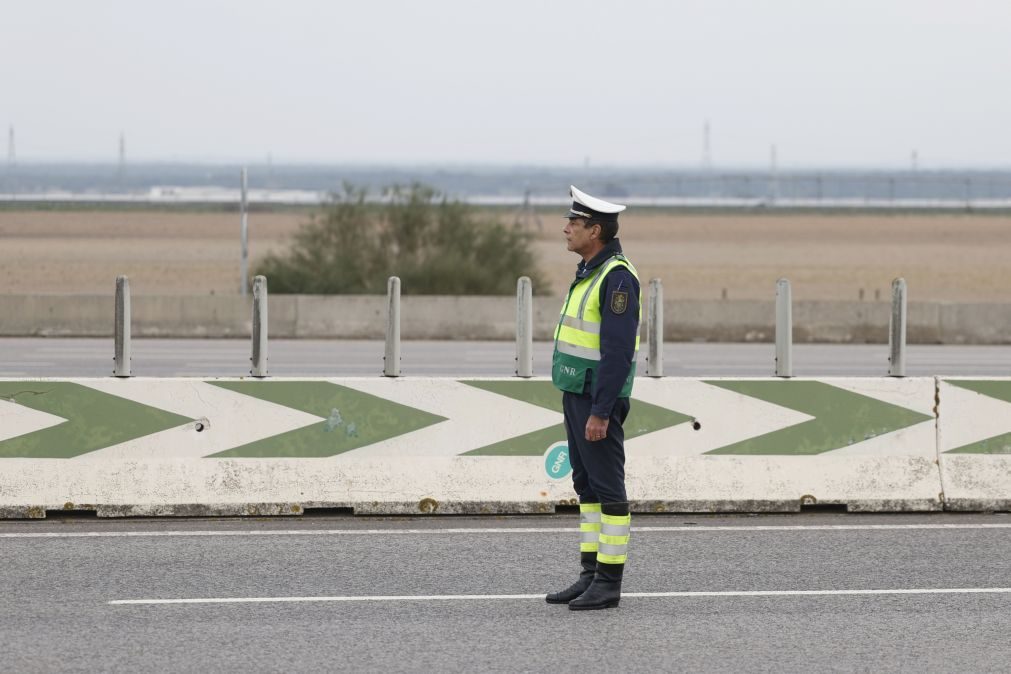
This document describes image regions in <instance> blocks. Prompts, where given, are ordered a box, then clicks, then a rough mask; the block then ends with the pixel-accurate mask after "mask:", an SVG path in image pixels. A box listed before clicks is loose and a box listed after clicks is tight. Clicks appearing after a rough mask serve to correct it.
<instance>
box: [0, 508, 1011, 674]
mask: <svg viewBox="0 0 1011 674" xmlns="http://www.w3.org/2000/svg"><path fill="white" fill-rule="evenodd" d="M575 519H576V516H575V515H574V514H564V515H556V516H543V517H525V518H521V517H515V518H501V517H489V518H450V517H440V518H430V519H427V518H416V519H406V518H405V519H372V518H353V517H340V516H338V517H306V518H302V519H269V520H264V519H253V520H163V519H162V520H133V521H119V522H109V521H97V520H73V519H71V520H46V521H40V522H2V523H0V583H2V586H3V588H4V590H3V594H2V596H0V608H2V610H0V643H3V655H2V660H3V663H4V665H3V666H4V669H6V670H8V671H19V672H35V671H40V672H41V671H281V670H284V671H307V670H331V671H391V672H398V671H447V672H472V671H549V670H550V671H580V672H591V671H594V672H596V671H636V672H638V671H699V672H710V671H713V672H717V671H726V672H730V671H735V672H736V671H776V672H780V671H800V670H805V671H807V670H814V671H876V672H877V671H918V672H951V671H971V672H986V671H993V672H996V671H1007V669H1008V666H1009V662H1011V645H1009V643H1011V642H1009V640H1008V638H1007V635H1008V634H1009V633H1011V563H1009V561H1008V554H1007V553H1008V550H1009V549H1011V515H1008V514H994V515H954V514H935V515H904V516H881V515H879V516H865V515H846V514H801V515H789V516H761V517H756V516H752V517H726V516H721V517H716V516H713V517H704V516H679V517H672V516H637V517H634V518H633V526H634V528H633V535H632V547H631V559H630V564H629V571H628V574H627V582H626V584H625V596H624V598H623V600H622V604H621V606H620V607H618V608H617V609H612V610H608V611H601V612H590V613H586V612H579V613H577V612H571V611H569V610H567V609H566V607H564V606H552V605H548V604H546V603H545V602H544V601H543V600H542V599H541V594H542V593H543V592H545V591H548V590H553V589H557V588H559V587H561V586H564V585H567V584H568V582H569V581H570V580H572V579H573V578H574V575H575V573H576V568H577V567H576V564H575V561H576V553H575V549H576V548H577V545H576V540H577V536H576V534H575V533H574V530H575V527H574V525H575ZM840 525H842V528H839V527H840ZM292 530H299V531H292ZM939 590H942V591H943V592H939ZM768 591H778V592H782V593H785V594H764V593H766V592H768ZM868 591H875V592H868ZM688 592H701V593H709V594H702V595H687V594H684V593H688ZM728 592H729V593H730V594H714V593H728ZM813 592H817V593H813ZM638 593H675V594H668V595H662V596H655V595H653V596H640V595H638ZM677 593H680V594H677ZM756 593H758V594H756ZM475 595H480V596H482V597H480V598H479V597H476V596H475ZM279 598H285V600H284V601H278V599H279ZM136 600H142V601H143V602H144V603H113V602H124V601H136ZM152 600H159V601H165V600H170V601H172V600H189V602H190V603H150V602H151V601H152ZM208 600H218V601H216V602H212V601H208ZM220 600H228V601H226V602H222V601H220ZM235 600H241V601H235Z"/></svg>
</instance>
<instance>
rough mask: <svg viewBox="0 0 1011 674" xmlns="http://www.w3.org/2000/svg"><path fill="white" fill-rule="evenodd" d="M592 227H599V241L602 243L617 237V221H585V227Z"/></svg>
mask: <svg viewBox="0 0 1011 674" xmlns="http://www.w3.org/2000/svg"><path fill="white" fill-rule="evenodd" d="M593 225H600V240H601V241H602V242H604V243H608V242H610V241H611V239H613V238H614V237H616V236H617V235H618V221H617V219H615V220H602V219H591V220H587V221H586V226H587V227H592V226H593Z"/></svg>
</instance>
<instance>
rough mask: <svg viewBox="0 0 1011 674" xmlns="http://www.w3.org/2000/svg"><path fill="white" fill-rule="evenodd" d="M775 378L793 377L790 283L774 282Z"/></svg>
mask: <svg viewBox="0 0 1011 674" xmlns="http://www.w3.org/2000/svg"><path fill="white" fill-rule="evenodd" d="M776 376H777V377H792V376H793V308H792V298H791V292H790V281H789V280H787V279H785V278H781V279H779V280H778V281H776Z"/></svg>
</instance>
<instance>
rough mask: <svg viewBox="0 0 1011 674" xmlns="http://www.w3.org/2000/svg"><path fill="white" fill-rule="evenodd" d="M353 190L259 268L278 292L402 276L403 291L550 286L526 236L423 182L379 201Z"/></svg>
mask: <svg viewBox="0 0 1011 674" xmlns="http://www.w3.org/2000/svg"><path fill="white" fill-rule="evenodd" d="M367 196H368V195H367V190H365V189H359V188H356V187H353V186H350V185H345V186H344V191H343V192H342V193H340V194H335V195H333V196H332V197H331V200H330V202H329V203H328V204H326V205H325V206H324V207H323V209H322V210H321V212H320V213H319V214H317V215H315V216H314V217H313V218H312V220H311V221H310V222H308V223H307V224H305V225H303V226H302V227H301V229H299V231H298V232H297V233H296V234H295V237H294V241H293V242H292V244H291V246H290V248H289V249H288V251H287V252H285V253H282V254H280V255H269V256H267V257H266V258H265V259H264V260H263V262H262V263H261V264H260V265H259V266H258V267H257V269H256V272H255V273H257V274H263V275H264V276H266V277H267V281H268V284H269V287H270V291H271V292H272V293H301V294H348V293H361V294H376V293H385V292H386V280H387V278H388V277H390V276H399V277H400V280H401V289H402V292H403V293H404V294H415V295H420V294H425V295H508V294H514V293H515V292H516V279H517V278H519V277H520V276H529V277H530V279H531V281H532V282H533V287H534V290H535V291H537V290H541V291H542V292H543V291H545V290H546V289H547V286H546V284H545V283H543V281H542V276H541V274H540V271H539V270H538V268H537V261H536V259H535V258H534V255H533V252H532V251H531V248H530V241H529V237H528V235H527V234H525V233H524V232H522V231H521V230H519V229H517V228H508V227H506V226H504V225H502V224H500V223H498V222H495V221H493V220H490V219H482V218H481V217H480V215H479V214H478V213H477V212H475V210H474V209H473V208H472V207H470V206H469V205H467V204H465V203H463V202H460V201H451V200H449V199H447V198H446V197H445V196H444V195H442V194H440V193H438V192H436V191H435V190H434V189H432V188H430V187H426V186H424V185H419V184H415V185H411V186H409V187H400V186H395V187H391V188H387V189H386V190H385V191H384V193H383V197H384V198H383V199H382V201H381V202H379V203H370V202H369V201H368V199H367Z"/></svg>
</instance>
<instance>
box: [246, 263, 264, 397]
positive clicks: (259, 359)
mask: <svg viewBox="0 0 1011 674" xmlns="http://www.w3.org/2000/svg"><path fill="white" fill-rule="evenodd" d="M250 360H252V361H253V367H252V369H251V370H250V371H249V374H251V375H253V376H254V377H266V376H267V277H266V276H257V277H256V278H254V279H253V357H252V358H251V359H250Z"/></svg>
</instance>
